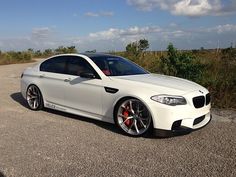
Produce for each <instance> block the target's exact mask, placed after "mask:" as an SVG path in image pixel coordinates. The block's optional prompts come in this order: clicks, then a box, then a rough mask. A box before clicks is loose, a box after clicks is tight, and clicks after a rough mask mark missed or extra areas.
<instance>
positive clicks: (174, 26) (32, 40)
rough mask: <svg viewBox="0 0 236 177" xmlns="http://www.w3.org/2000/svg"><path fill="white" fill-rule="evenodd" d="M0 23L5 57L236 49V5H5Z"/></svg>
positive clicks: (147, 0)
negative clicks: (131, 48) (141, 44)
mask: <svg viewBox="0 0 236 177" xmlns="http://www.w3.org/2000/svg"><path fill="white" fill-rule="evenodd" d="M0 22H1V25H0V50H2V51H9V50H27V49H29V48H33V49H34V50H44V49H47V48H53V49H55V48H57V47H58V46H76V48H77V49H78V51H79V52H84V51H87V50H94V49H96V50H97V51H99V52H107V51H122V50H125V47H126V45H127V44H128V43H130V42H134V41H137V40H140V39H147V40H148V41H149V44H150V48H149V50H165V49H166V47H167V45H168V44H169V43H170V42H171V43H173V44H174V46H175V47H176V48H178V49H199V48H201V47H204V48H217V47H220V48H226V47H230V46H231V45H233V46H235V45H236V0H40V1H38V0H37V1H36V0H21V1H19V0H2V1H1V5H0Z"/></svg>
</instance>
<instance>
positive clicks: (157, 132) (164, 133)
mask: <svg viewBox="0 0 236 177" xmlns="http://www.w3.org/2000/svg"><path fill="white" fill-rule="evenodd" d="M211 119H212V115H211V117H210V120H209V121H208V122H207V123H206V125H204V126H203V127H205V126H207V125H208V124H209V123H210V122H211ZM203 127H200V128H198V129H192V128H188V127H184V126H180V127H179V128H178V129H176V130H163V129H155V128H154V130H153V134H154V136H156V137H160V138H166V137H173V136H181V135H186V134H189V133H191V132H193V131H196V130H199V129H201V128H203Z"/></svg>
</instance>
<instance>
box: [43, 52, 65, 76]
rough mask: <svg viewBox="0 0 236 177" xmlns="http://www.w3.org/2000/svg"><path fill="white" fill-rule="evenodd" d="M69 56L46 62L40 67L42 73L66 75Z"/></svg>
mask: <svg viewBox="0 0 236 177" xmlns="http://www.w3.org/2000/svg"><path fill="white" fill-rule="evenodd" d="M67 60H68V57H67V56H60V57H55V58H51V59H49V60H46V61H45V62H43V63H42V64H41V65H40V71H45V72H52V73H59V74H65V70H66V62H67Z"/></svg>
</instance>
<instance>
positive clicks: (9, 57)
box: [0, 46, 78, 65]
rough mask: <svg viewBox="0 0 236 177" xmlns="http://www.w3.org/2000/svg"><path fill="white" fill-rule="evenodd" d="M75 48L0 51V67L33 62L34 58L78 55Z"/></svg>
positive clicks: (60, 47)
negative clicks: (68, 54)
mask: <svg viewBox="0 0 236 177" xmlns="http://www.w3.org/2000/svg"><path fill="white" fill-rule="evenodd" d="M77 52H78V51H77V50H76V48H75V46H69V47H64V46H59V47H58V48H56V49H54V50H53V49H45V50H44V51H41V50H34V49H31V48H30V49H28V50H27V51H19V52H15V51H9V52H1V51H0V65H6V64H14V63H27V62H33V59H34V58H46V57H50V56H53V55H57V54H63V53H77Z"/></svg>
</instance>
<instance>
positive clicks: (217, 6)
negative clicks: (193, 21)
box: [127, 0, 236, 17]
mask: <svg viewBox="0 0 236 177" xmlns="http://www.w3.org/2000/svg"><path fill="white" fill-rule="evenodd" d="M127 3H128V4H129V5H132V6H135V7H136V8H137V9H139V10H142V11H151V10H153V9H156V8H159V9H162V10H168V11H170V12H171V13H172V14H174V15H183V16H190V17H196V16H204V15H213V16H218V15H229V14H232V13H235V12H236V2H235V0H231V1H230V2H227V3H226V2H225V1H223V0H127Z"/></svg>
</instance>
